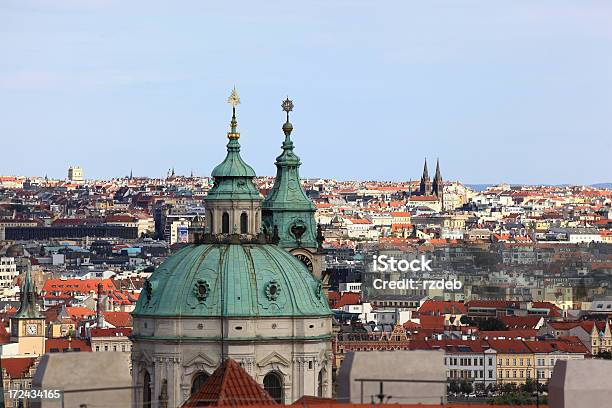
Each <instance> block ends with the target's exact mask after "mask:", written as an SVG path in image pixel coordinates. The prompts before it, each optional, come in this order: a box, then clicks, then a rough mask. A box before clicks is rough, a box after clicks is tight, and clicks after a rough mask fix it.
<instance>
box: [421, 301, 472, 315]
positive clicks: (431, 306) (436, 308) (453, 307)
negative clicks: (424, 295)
mask: <svg viewBox="0 0 612 408" xmlns="http://www.w3.org/2000/svg"><path fill="white" fill-rule="evenodd" d="M419 313H420V314H431V315H440V314H465V313H466V309H465V305H464V304H463V303H461V302H444V301H440V300H428V301H426V302H425V303H423V305H422V306H421V307H420V308H419Z"/></svg>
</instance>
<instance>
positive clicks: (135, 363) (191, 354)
mask: <svg viewBox="0 0 612 408" xmlns="http://www.w3.org/2000/svg"><path fill="white" fill-rule="evenodd" d="M228 102H229V103H230V104H231V106H232V119H231V123H230V131H229V132H228V133H227V138H228V143H227V154H226V157H225V159H224V160H223V161H222V162H221V163H220V164H219V165H218V166H217V167H215V168H214V169H213V171H212V178H213V180H214V182H213V185H212V187H211V188H210V190H209V192H208V195H207V196H206V198H205V207H206V216H205V217H203V218H201V219H199V220H197V221H198V222H196V225H195V226H194V227H193V228H192V231H190V236H191V237H192V241H193V242H192V243H191V244H190V245H188V246H186V247H184V248H182V249H181V250H179V251H178V252H176V253H175V254H173V255H172V256H170V257H169V258H168V259H167V260H166V261H165V262H164V263H163V264H162V265H160V266H159V268H157V269H156V270H155V272H154V273H153V274H152V275H151V277H150V278H149V279H147V281H146V282H145V285H144V288H143V291H142V294H141V295H140V298H139V299H138V303H137V305H136V308H135V310H134V312H133V321H134V329H133V342H134V345H133V350H132V367H133V369H132V382H133V385H134V386H135V391H134V401H135V406H138V407H149V406H152V407H160V408H161V407H164V408H166V407H180V406H181V405H182V404H183V403H184V402H185V401H186V400H187V399H188V398H189V397H190V396H191V395H192V394H194V393H196V392H197V391H198V389H199V387H200V386H201V385H202V384H203V383H204V381H205V380H206V379H207V378H208V377H209V376H210V375H211V374H212V373H213V372H214V371H215V369H216V368H217V367H219V366H220V365H221V364H222V363H223V362H224V361H226V360H227V359H230V358H231V359H232V360H234V361H236V362H238V364H240V366H242V368H244V370H246V372H248V373H249V375H250V376H251V377H252V378H253V379H254V380H255V381H256V382H257V383H259V384H261V385H262V386H263V387H264V389H265V390H266V391H267V392H268V394H269V395H270V396H271V397H272V398H273V399H274V400H276V401H277V402H280V403H285V404H291V403H293V402H294V401H295V400H297V399H299V398H300V397H302V396H304V395H313V396H321V397H331V392H332V389H331V387H332V384H331V382H332V380H331V373H332V370H331V368H332V358H333V353H332V345H331V338H332V321H331V316H332V313H331V310H330V309H329V306H328V304H327V298H326V296H325V293H324V290H323V286H322V283H321V281H320V280H319V278H320V276H321V270H322V256H321V255H320V251H319V247H320V244H321V242H322V240H321V233H320V231H318V230H317V226H316V223H315V219H314V212H315V207H314V205H313V203H312V202H311V201H310V199H309V198H308V197H307V196H306V194H305V193H304V191H303V189H302V188H301V186H300V183H299V167H300V164H301V163H300V159H299V157H298V156H297V155H296V154H295V153H294V151H293V148H294V145H293V142H292V140H291V132H292V130H293V126H292V125H291V123H290V122H289V112H291V111H292V109H293V104H292V102H291V101H290V100H288V99H287V100H285V101H284V102H283V104H282V107H283V110H284V111H285V112H286V114H287V117H286V122H285V124H284V125H283V127H282V129H283V132H284V135H285V138H284V141H283V143H282V152H281V154H280V155H279V156H278V157H277V158H276V163H275V164H276V169H277V171H276V180H275V183H274V186H273V188H272V190H271V191H270V193H269V194H268V195H267V197H266V198H265V199H264V198H263V197H262V196H261V194H260V193H259V190H258V189H257V187H256V185H255V183H254V179H255V171H254V170H253V168H252V167H251V166H249V165H248V164H247V163H245V162H244V161H243V159H242V157H241V156H240V143H239V139H240V133H239V132H238V123H237V119H236V107H237V105H238V104H239V103H240V99H239V98H238V95H237V93H236V91H235V90H233V91H232V94H231V96H230V98H229V100H228ZM198 223H199V225H197V224H198Z"/></svg>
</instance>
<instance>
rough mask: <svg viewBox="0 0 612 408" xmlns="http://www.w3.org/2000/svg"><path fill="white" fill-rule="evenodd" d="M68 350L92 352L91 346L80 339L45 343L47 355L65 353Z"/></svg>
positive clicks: (48, 340)
mask: <svg viewBox="0 0 612 408" xmlns="http://www.w3.org/2000/svg"><path fill="white" fill-rule="evenodd" d="M67 349H71V350H72V351H76V350H77V349H78V351H91V346H90V345H89V344H87V343H85V342H84V341H83V340H79V339H47V341H45V353H64V352H66V351H67Z"/></svg>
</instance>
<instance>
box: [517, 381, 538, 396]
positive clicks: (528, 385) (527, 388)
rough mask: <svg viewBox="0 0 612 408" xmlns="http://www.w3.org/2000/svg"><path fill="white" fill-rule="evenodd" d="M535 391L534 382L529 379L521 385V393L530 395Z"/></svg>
mask: <svg viewBox="0 0 612 408" xmlns="http://www.w3.org/2000/svg"><path fill="white" fill-rule="evenodd" d="M535 390H536V382H535V381H534V380H532V379H531V378H528V379H527V381H525V384H521V391H523V392H527V393H530V394H532V393H533V392H535Z"/></svg>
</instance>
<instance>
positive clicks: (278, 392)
mask: <svg viewBox="0 0 612 408" xmlns="http://www.w3.org/2000/svg"><path fill="white" fill-rule="evenodd" d="M263 385H264V390H266V392H267V393H268V394H270V396H271V397H272V399H273V400H274V401H276V402H278V403H279V404H282V403H283V381H282V380H281V377H280V375H278V374H277V373H275V372H270V373H268V374H266V376H265V377H264V379H263Z"/></svg>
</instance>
